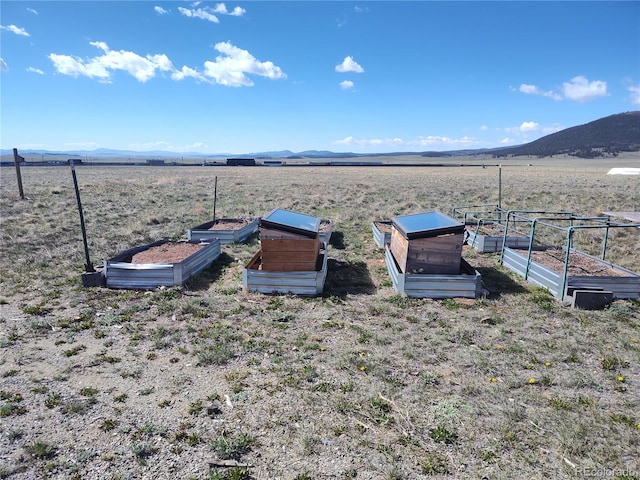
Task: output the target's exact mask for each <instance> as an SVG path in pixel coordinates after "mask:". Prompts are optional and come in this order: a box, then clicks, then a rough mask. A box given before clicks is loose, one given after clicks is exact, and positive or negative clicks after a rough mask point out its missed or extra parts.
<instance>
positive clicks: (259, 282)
mask: <svg viewBox="0 0 640 480" xmlns="http://www.w3.org/2000/svg"><path fill="white" fill-rule="evenodd" d="M260 253H261V252H260V251H258V253H256V254H255V255H254V256H253V258H252V259H251V261H249V263H248V264H247V266H246V267H245V268H244V269H243V271H242V287H243V288H244V290H245V291H248V292H260V293H293V294H296V295H302V296H316V295H318V294H320V293H322V291H323V290H324V282H325V280H326V278H327V250H326V249H324V250H323V251H321V252H320V257H319V259H318V268H317V270H316V271H288V272H280V271H267V270H259V268H258V267H259V264H260Z"/></svg>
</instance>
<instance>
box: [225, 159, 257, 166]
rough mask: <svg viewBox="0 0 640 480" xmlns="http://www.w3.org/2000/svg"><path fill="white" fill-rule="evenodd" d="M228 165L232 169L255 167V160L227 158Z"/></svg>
mask: <svg viewBox="0 0 640 480" xmlns="http://www.w3.org/2000/svg"><path fill="white" fill-rule="evenodd" d="M227 165H228V166H230V167H239V166H243V167H255V166H256V159H255V158H227Z"/></svg>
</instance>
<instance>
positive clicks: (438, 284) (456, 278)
mask: <svg viewBox="0 0 640 480" xmlns="http://www.w3.org/2000/svg"><path fill="white" fill-rule="evenodd" d="M384 254H385V261H386V264H387V271H388V272H389V275H390V276H391V279H392V280H393V288H394V289H395V290H396V292H398V293H404V294H405V295H407V296H408V297H415V298H455V297H465V298H477V297H478V296H479V295H480V294H481V292H482V279H481V276H480V273H478V271H476V270H475V269H474V268H472V267H471V265H469V264H468V263H467V261H466V260H465V259H464V258H461V261H460V273H459V274H458V275H448V274H425V273H420V274H418V273H402V272H401V271H400V267H399V265H398V263H397V262H396V260H395V258H394V257H393V254H392V253H391V250H390V249H389V246H388V245H387V246H385V249H384Z"/></svg>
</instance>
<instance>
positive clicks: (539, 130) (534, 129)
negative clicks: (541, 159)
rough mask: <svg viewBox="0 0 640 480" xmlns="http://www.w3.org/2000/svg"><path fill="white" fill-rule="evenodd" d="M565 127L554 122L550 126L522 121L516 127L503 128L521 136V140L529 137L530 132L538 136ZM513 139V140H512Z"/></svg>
mask: <svg viewBox="0 0 640 480" xmlns="http://www.w3.org/2000/svg"><path fill="white" fill-rule="evenodd" d="M564 128H565V127H563V126H561V125H558V124H553V125H548V126H543V125H540V124H539V123H537V122H531V121H529V122H522V123H521V124H520V125H518V126H515V127H506V128H503V129H502V130H504V131H505V132H507V133H509V134H511V135H515V136H517V137H520V140H522V139H526V138H528V136H529V134H535V135H536V136H541V135H542V136H543V135H549V134H551V133H555V132H559V131H560V130H563V129H564ZM512 141H513V140H512Z"/></svg>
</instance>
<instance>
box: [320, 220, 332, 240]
mask: <svg viewBox="0 0 640 480" xmlns="http://www.w3.org/2000/svg"><path fill="white" fill-rule="evenodd" d="M332 232H333V220H329V219H327V218H323V219H321V220H320V227H318V236H319V239H320V243H321V244H323V245H324V246H325V247H326V246H327V245H329V241H330V240H331V233H332Z"/></svg>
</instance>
